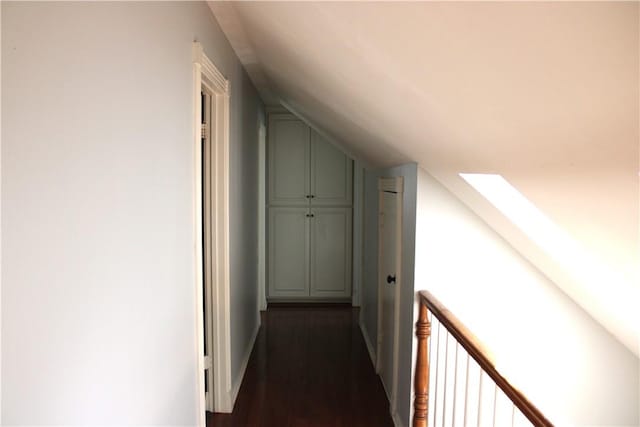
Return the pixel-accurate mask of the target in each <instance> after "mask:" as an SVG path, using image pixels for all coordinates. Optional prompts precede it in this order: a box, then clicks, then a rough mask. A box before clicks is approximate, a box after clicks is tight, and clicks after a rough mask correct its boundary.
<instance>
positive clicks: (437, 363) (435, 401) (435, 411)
mask: <svg viewBox="0 0 640 427" xmlns="http://www.w3.org/2000/svg"><path fill="white" fill-rule="evenodd" d="M437 335H438V338H437V339H436V350H435V352H436V361H435V367H436V378H435V382H434V386H435V387H434V389H433V425H434V426H435V425H436V416H437V415H438V372H440V322H438V328H437Z"/></svg>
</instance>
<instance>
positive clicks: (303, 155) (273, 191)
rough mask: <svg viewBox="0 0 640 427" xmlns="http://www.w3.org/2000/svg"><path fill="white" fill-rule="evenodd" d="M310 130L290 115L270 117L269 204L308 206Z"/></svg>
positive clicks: (309, 192) (309, 188)
mask: <svg viewBox="0 0 640 427" xmlns="http://www.w3.org/2000/svg"><path fill="white" fill-rule="evenodd" d="M310 145H311V143H310V130H309V127H308V126H307V125H306V124H304V123H303V122H302V121H300V120H298V119H296V118H295V117H294V116H292V115H290V114H275V115H271V116H270V117H269V203H270V204H272V205H273V204H279V205H307V204H308V203H309V198H310V194H311V184H310V179H311V176H310V171H309V156H310Z"/></svg>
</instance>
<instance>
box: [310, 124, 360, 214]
mask: <svg viewBox="0 0 640 427" xmlns="http://www.w3.org/2000/svg"><path fill="white" fill-rule="evenodd" d="M352 163H353V162H352V160H351V159H350V158H349V157H347V156H346V155H345V154H344V153H343V152H342V151H340V150H339V149H338V148H336V147H335V146H334V145H333V144H331V143H329V142H328V141H326V140H325V139H324V138H323V137H322V136H320V135H318V133H316V132H315V131H311V195H312V197H313V198H312V199H311V204H312V205H314V206H323V205H324V206H327V205H342V206H344V205H351V200H352V198H351V187H352V183H351V182H352Z"/></svg>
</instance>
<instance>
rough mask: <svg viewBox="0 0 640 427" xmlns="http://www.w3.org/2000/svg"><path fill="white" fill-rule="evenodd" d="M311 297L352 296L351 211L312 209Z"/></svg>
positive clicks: (349, 209) (348, 209)
mask: <svg viewBox="0 0 640 427" xmlns="http://www.w3.org/2000/svg"><path fill="white" fill-rule="evenodd" d="M311 213H312V214H313V217H312V218H310V219H311V220H310V221H309V223H310V234H311V242H310V244H311V263H310V269H311V270H310V275H311V294H310V295H311V296H312V297H349V296H351V208H316V209H311Z"/></svg>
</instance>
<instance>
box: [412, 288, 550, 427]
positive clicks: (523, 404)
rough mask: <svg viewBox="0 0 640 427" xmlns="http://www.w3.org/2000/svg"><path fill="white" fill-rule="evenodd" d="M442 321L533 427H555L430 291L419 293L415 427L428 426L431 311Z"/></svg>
mask: <svg viewBox="0 0 640 427" xmlns="http://www.w3.org/2000/svg"><path fill="white" fill-rule="evenodd" d="M429 310H430V311H431V313H432V314H433V315H434V316H435V317H436V318H437V319H438V320H439V321H440V324H441V325H443V326H444V327H445V328H446V329H447V330H448V331H449V333H450V334H451V335H453V336H454V338H455V339H456V340H457V341H458V343H460V345H461V346H462V347H463V348H464V349H465V350H466V351H467V353H469V355H470V356H471V357H473V358H474V359H475V361H476V362H478V365H480V367H481V368H482V370H483V371H485V372H486V373H487V375H489V376H490V377H491V378H492V379H493V381H494V382H495V383H496V385H497V386H498V387H500V389H501V390H502V391H503V392H504V394H505V395H506V396H507V397H508V398H509V399H510V400H511V401H512V402H513V404H514V405H515V406H516V407H517V408H518V409H519V410H520V411H521V412H522V414H523V415H524V416H525V417H527V418H528V419H529V421H531V423H533V425H534V426H536V427H538V426H544V427H552V426H553V424H552V423H551V422H550V421H549V420H548V419H547V418H546V417H545V416H544V415H543V414H542V412H540V410H539V409H538V408H536V407H535V406H534V405H533V403H531V402H530V401H529V400H528V399H527V398H526V397H525V396H524V395H523V394H522V393H521V392H520V391H519V390H517V389H516V388H515V387H513V386H512V385H511V384H510V383H509V381H507V379H506V378H504V377H503V376H502V375H501V374H500V373H499V372H498V371H497V369H496V368H495V364H494V362H493V361H492V357H491V356H490V353H489V352H488V351H487V350H486V349H485V348H484V347H483V346H482V344H481V343H480V341H479V340H478V339H477V338H476V337H475V335H474V334H473V333H471V332H470V331H469V330H468V329H467V328H466V327H465V326H464V325H463V324H462V322H460V320H458V318H457V317H456V316H454V315H453V314H452V313H451V312H450V311H449V310H447V308H446V307H445V306H443V305H442V303H441V302H440V301H438V299H437V298H436V297H434V296H433V295H431V294H430V293H429V292H427V291H420V314H419V318H418V322H417V323H416V337H417V338H418V348H417V357H416V370H415V381H414V391H415V400H414V417H413V427H427V402H428V387H429V356H428V351H427V346H428V337H429V335H430V331H431V324H430V322H429V318H428V311H429Z"/></svg>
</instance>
